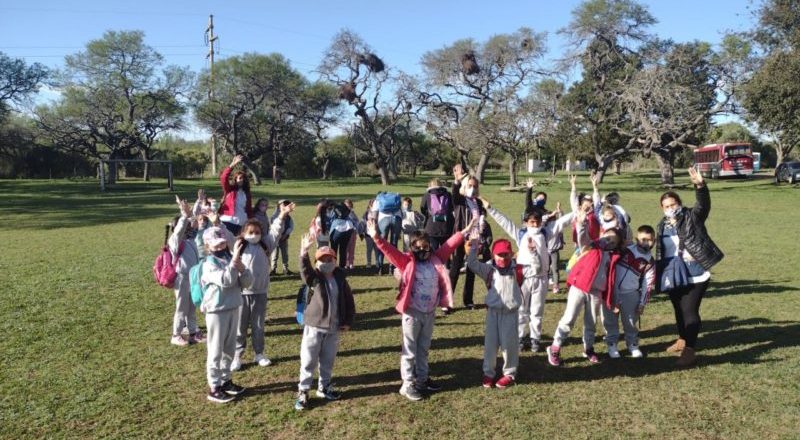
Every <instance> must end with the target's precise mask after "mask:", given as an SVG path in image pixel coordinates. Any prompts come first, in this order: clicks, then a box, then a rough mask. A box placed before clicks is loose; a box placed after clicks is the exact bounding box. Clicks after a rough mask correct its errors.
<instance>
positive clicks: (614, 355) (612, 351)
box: [608, 345, 619, 359]
mask: <svg viewBox="0 0 800 440" xmlns="http://www.w3.org/2000/svg"><path fill="white" fill-rule="evenodd" d="M608 357H610V358H611V359H619V350H618V349H617V346H616V345H609V346H608Z"/></svg>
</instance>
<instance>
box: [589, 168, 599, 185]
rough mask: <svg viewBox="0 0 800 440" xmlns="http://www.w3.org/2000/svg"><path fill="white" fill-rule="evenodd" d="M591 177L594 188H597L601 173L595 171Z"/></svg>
mask: <svg viewBox="0 0 800 440" xmlns="http://www.w3.org/2000/svg"><path fill="white" fill-rule="evenodd" d="M589 179H590V180H591V181H592V188H594V189H597V186H598V185H600V173H598V172H593V173H592V175H591V176H590V177H589Z"/></svg>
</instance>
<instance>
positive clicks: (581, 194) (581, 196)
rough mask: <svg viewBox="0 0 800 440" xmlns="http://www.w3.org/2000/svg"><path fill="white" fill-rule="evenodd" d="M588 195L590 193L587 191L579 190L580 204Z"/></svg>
mask: <svg viewBox="0 0 800 440" xmlns="http://www.w3.org/2000/svg"><path fill="white" fill-rule="evenodd" d="M588 195H589V194H586V193H585V192H579V193H578V204H579V205H580V204H581V203H583V199H585V198H586V197H587V196H588Z"/></svg>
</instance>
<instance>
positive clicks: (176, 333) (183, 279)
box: [165, 196, 206, 347]
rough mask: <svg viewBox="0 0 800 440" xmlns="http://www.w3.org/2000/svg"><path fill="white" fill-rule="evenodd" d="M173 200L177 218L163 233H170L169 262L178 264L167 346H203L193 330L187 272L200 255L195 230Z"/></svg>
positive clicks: (184, 205) (186, 207)
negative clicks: (171, 259) (173, 312)
mask: <svg viewBox="0 0 800 440" xmlns="http://www.w3.org/2000/svg"><path fill="white" fill-rule="evenodd" d="M175 199H176V201H177V202H178V206H179V207H180V210H181V215H180V216H178V217H175V218H174V219H173V220H172V222H170V227H169V229H167V233H169V232H171V234H169V239H168V240H167V239H166V238H165V241H167V246H169V250H170V252H172V256H173V261H174V259H175V258H177V259H178V263H177V264H176V265H175V272H176V273H177V275H178V276H177V277H176V278H175V314H174V315H173V318H172V338H171V339H170V343H171V344H172V345H177V346H180V347H184V346H186V345H189V344H196V343H199V342H205V341H206V337H205V335H203V332H201V331H200V330H198V328H197V315H196V314H195V307H194V304H193V303H192V293H191V291H190V286H189V270H191V268H192V266H194V265H195V264H197V263H198V262H199V261H200V254H199V252H198V251H197V246H196V244H195V240H194V238H195V237H194V236H195V234H196V233H197V229H195V227H194V225H193V224H192V223H193V220H192V214H191V211H190V209H189V205H188V204H187V203H186V201H185V200H181V199H180V198H179V197H177V196H176V197H175ZM184 328H186V330H188V331H189V340H188V341H187V340H186V339H183V336H181V333H183V329H184Z"/></svg>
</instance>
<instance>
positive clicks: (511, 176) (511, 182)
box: [508, 157, 517, 188]
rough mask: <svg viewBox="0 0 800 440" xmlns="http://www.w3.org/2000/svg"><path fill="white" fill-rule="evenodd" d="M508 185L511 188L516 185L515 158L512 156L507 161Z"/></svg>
mask: <svg viewBox="0 0 800 440" xmlns="http://www.w3.org/2000/svg"><path fill="white" fill-rule="evenodd" d="M508 186H509V187H511V188H514V187H515V186H517V159H516V158H513V157H512V158H511V160H510V161H509V162H508Z"/></svg>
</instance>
